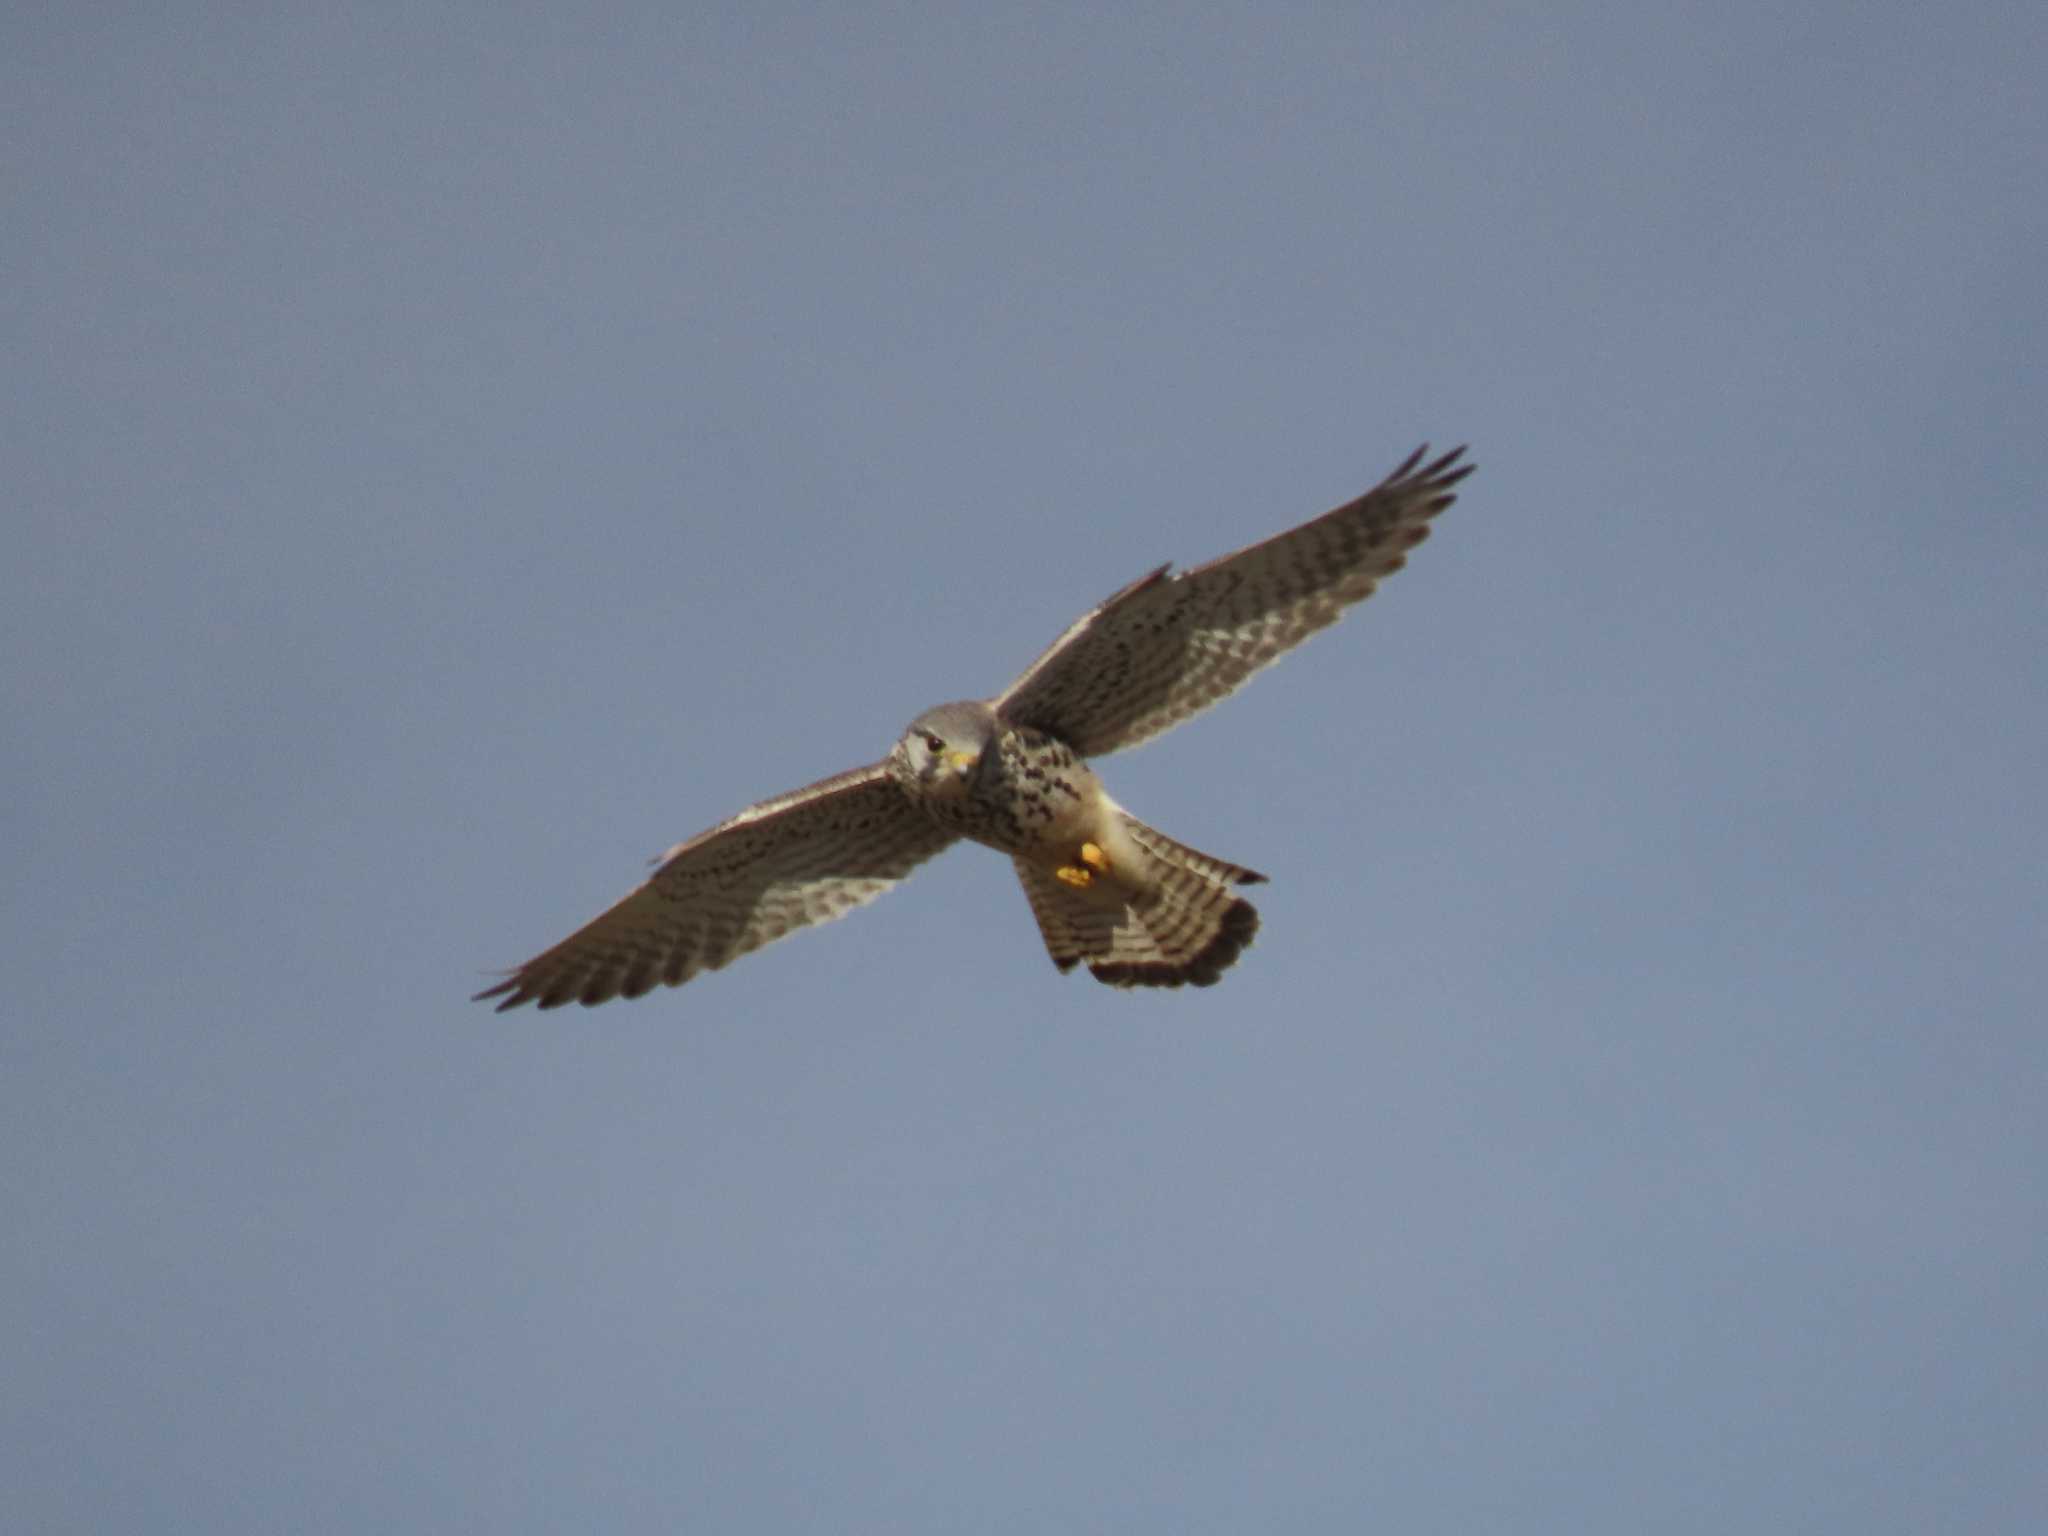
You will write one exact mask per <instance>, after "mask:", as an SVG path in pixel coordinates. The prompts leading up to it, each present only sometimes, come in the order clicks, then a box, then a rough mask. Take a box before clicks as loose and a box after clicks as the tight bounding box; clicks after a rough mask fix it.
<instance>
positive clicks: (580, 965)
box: [477, 449, 1472, 1010]
mask: <svg viewBox="0 0 2048 1536" xmlns="http://www.w3.org/2000/svg"><path fill="white" fill-rule="evenodd" d="M1463 453H1464V450H1463V449H1454V450H1453V451H1452V452H1450V453H1447V454H1444V455H1443V456H1442V457H1440V458H1438V459H1436V460H1434V461H1432V462H1429V463H1424V462H1423V461H1424V459H1425V457H1426V450H1424V449H1418V450H1417V451H1416V452H1415V453H1414V454H1413V455H1411V456H1410V457H1409V459H1408V460H1407V462H1405V463H1404V464H1402V465H1401V467H1400V468H1399V469H1397V470H1395V471H1394V473H1393V474H1391V475H1389V476H1388V477H1387V478H1386V479H1385V480H1384V481H1382V482H1381V483H1380V484H1379V485H1377V486H1375V487H1374V488H1373V489H1372V490H1370V491H1368V492H1366V493H1365V494H1364V495H1363V496H1360V497H1358V498H1357V499H1356V500H1354V501H1350V502H1346V503H1345V504H1344V505H1343V506H1341V507H1338V508H1336V509H1335V510H1334V511H1331V512H1328V513H1325V514H1324V515H1323V516H1321V517H1319V518H1316V519H1314V520H1313V521H1311V522H1307V523H1304V524H1302V525H1301V526H1300V527H1298V528H1295V529H1292V530H1290V531H1289V532H1286V533H1283V534H1279V535H1277V536H1275V537H1273V538H1270V539H1267V540H1265V541H1264V542H1263V543H1259V544H1254V545H1251V546H1249V547H1248V548H1245V549H1241V550H1239V551H1237V552H1236V553H1235V554H1231V555H1226V556H1224V557H1223V558H1222V559H1220V560H1214V561H1211V562H1210V563H1209V564H1207V565H1202V566H1197V567H1196V568H1195V569H1193V570H1190V571H1183V572H1180V573H1179V574H1170V572H1171V567H1170V566H1160V567H1159V568H1158V569H1157V570H1155V571H1153V572H1151V573H1150V574H1149V575H1147V576H1143V577H1141V578H1139V579H1138V580H1137V581H1135V582H1132V583H1131V584H1130V585H1129V586H1127V587H1125V588H1123V589H1122V590H1121V591H1119V592H1117V593H1116V594H1115V595H1114V596H1112V597H1111V598H1109V599H1108V600H1107V601H1106V602H1104V603H1103V604H1102V605H1101V606H1100V607H1098V608H1096V609H1095V610H1093V611H1092V612H1090V613H1088V614H1087V615H1085V616H1084V617H1082V618H1081V619H1079V620H1077V621H1076V622H1075V623H1074V624H1073V625H1072V626H1070V627H1069V628H1068V630H1067V632H1066V633H1065V634H1063V635H1061V636H1060V638H1059V639H1058V640H1056V641H1055V642H1054V643H1053V644H1052V646H1051V647H1050V648H1049V649H1048V650H1047V651H1046V652H1045V653H1044V654H1043V655H1042V656H1040V657H1039V658H1038V660H1037V661H1035V662H1033V663H1032V664H1031V666H1030V667H1029V668H1027V669H1026V670H1025V672H1024V674H1023V676H1021V677H1019V678H1018V679H1017V681H1016V682H1014V683H1013V684H1011V685H1010V687H1009V688H1008V689H1006V690H1005V691H1004V692H1003V693H1002V694H1000V695H998V696H997V697H996V698H994V699H991V700H988V701H986V702H977V701H967V702H963V703H958V704H946V705H941V706H939V707H938V708H937V709H933V710H928V711H927V712H926V713H925V714H923V715H920V716H919V717H918V718H917V720H915V721H913V722H912V723H911V726H910V728H909V729H908V730H907V731H906V732H905V733H904V735H903V737H902V739H901V740H899V741H898V742H897V744H896V746H895V748H894V749H893V750H892V751H891V752H890V754H889V755H888V756H887V757H886V758H884V759H883V760H882V761H881V762H878V763H872V764H869V765H868V766H866V767H864V768H857V769H854V770H852V771H851V772H848V773H842V774H838V775H836V776H835V777H833V778H829V779H823V780H820V781H819V782H818V783H816V784H812V785H810V786H808V787H807V788H804V789H800V790H795V791H792V792H791V793H789V794H786V795H779V796H777V797H775V798H774V799H771V800H764V801H762V802H761V803H759V804H758V805H754V806H750V807H748V808H747V809H746V810H744V811H742V812H740V813H739V814H738V815H737V816H734V817H733V818H731V819H730V820H729V821H725V822H722V823H720V824H719V825H718V826H716V827H713V828H711V829H710V830H709V831H706V832H703V833H700V834H699V835H698V836H696V837H694V838H692V839H690V841H688V842H686V843H682V844H680V845H678V846H677V847H676V848H674V849H672V850H671V851H670V852H669V854H668V855H667V857H666V858H665V859H664V860H663V861H662V864H661V866H660V868H659V869H657V870H656V871H655V872H654V874H653V876H652V877H651V878H650V879H649V880H648V881H647V883H646V884H645V885H643V886H641V887H640V888H639V889H638V890H636V891H634V892H633V893H632V894H631V895H629V896H627V897H626V898H625V899H624V900H623V901H621V902H619V903H618V904H617V905H616V906H614V907H612V908H611V909H610V910H608V911H606V912H605V913H603V914H602V915H601V916H599V917H597V918H595V919H593V920H592V921H591V922H590V923H588V924H586V925H585V926H584V927H582V928H580V929H578V930H577V931H576V932H575V933H573V934H571V935H570V936H569V937H568V938H566V939H564V940H563V941H562V942H561V943H559V944H557V945H555V946H554V947H553V948H552V949H549V950H546V951H544V952H543V953H541V954H539V955H537V956H535V957H534V958H533V959H531V960H529V961H527V962H526V964H524V965H522V966H520V967H519V968H518V969H517V970H515V971H513V972H512V973H510V974H509V975H508V976H507V977H506V979H505V980H503V981H501V982H500V983H498V985H496V986H494V987H491V988H489V989H488V990H486V991H483V992H480V993H478V994H477V997H478V999H479V1000H482V999H499V1000H500V1001H499V1003H498V1006H499V1008H500V1009H501V1010H502V1009H506V1008H515V1007H518V1006H519V1005H520V1004H522V1003H529V1002H530V1003H536V1004H538V1005H539V1006H540V1007H542V1008H553V1007H557V1006H559V1005H561V1004H563V1003H570V1002H580V1003H583V1004H586V1005H589V1004H595V1003H601V1002H604V1001H606V1000H607V999H609V998H614V997H638V996H640V995H641V994H642V993H644V992H647V991H649V990H651V989H652V988H654V987H656V986H661V985H667V986H677V985H680V984H681V983H683V982H685V981H687V980H689V979H690V978H691V977H692V976H694V975H696V974H697V973H698V972H699V971H705V970H716V969H718V968H719V967H721V966H723V965H725V964H727V963H729V962H730V961H732V960H733V959H735V958H737V957H738V956H740V955H743V954H746V953H747V952H748V951H750V950H754V949H758V948H760V947H761V946H762V945H764V944H769V943H772V942H773V941H774V940H776V939H779V938H781V937H782V936H783V935H785V934H787V933H791V932H794V931H795V930H796V929H798V928H802V927H805V926H808V925H810V924H814V923H821V922H827V921H829V920H831V919H833V918H836V917H840V916H843V915H844V914H845V913H847V912H850V911H852V910H853V909H854V908H855V907H858V906H861V905H863V904H865V903H866V902H869V901H872V900H873V899H874V898H875V897H876V896H878V895H880V894H881V893H882V892H883V891H885V890H887V889H888V888H889V887H890V886H892V885H894V884H895V883H896V882H897V881H899V880H901V879H903V878H904V876H906V875H908V874H909V873H910V872H911V871H912V870H913V869H915V868H916V867H917V866H918V865H919V864H921V863H923V862H924V861H925V860H926V859H928V858H930V857H932V856H933V855H934V854H936V853H938V852H940V851H941V850H942V849H944V848H946V847H947V846H949V845H950V844H952V843H953V842H955V841H956V840H959V839H962V838H965V839H968V840H971V841H974V842H979V843H983V844H986V845H987V846H989V847H992V848H995V849H998V850H999V851H1001V852H1004V853H1007V854H1009V855H1010V856H1011V858H1012V860H1013V862H1014V863H1015V866H1016V869H1017V873H1018V878H1019V879H1020V880H1021V882H1022V883H1023V887H1024V893H1025V896H1026V898H1027V899H1028V900H1029V902H1030V904H1031V909H1032V912H1033V913H1034V915H1035V916H1036V917H1037V919H1038V925H1039V930H1040V933H1041V935H1042V936H1043V937H1044V939H1045V944H1046V948H1047V950H1048V952H1049V953H1050V954H1051V956H1052V959H1053V963H1054V964H1055V965H1056V966H1058V967H1059V969H1060V970H1062V971H1067V970H1071V969H1072V968H1073V967H1074V966H1076V965H1079V964H1083V963H1085V964H1086V965H1087V966H1088V968H1089V970H1090V972H1091V973H1092V974H1093V975H1094V976H1095V977H1096V978H1097V979H1098V980H1100V981H1103V982H1106V983H1108V984H1109V985H1111V986H1117V987H1133V986H1151V987H1157V986H1181V985H1183V984H1188V985H1194V986H1208V985H1210V984H1211V983H1213V982H1214V981H1216V979H1217V978H1218V977H1219V976H1221V975H1222V973H1223V972H1224V971H1225V970H1227V969H1229V967H1230V966H1231V965H1232V964H1234V963H1235V962H1236V960H1237V958H1238V956H1239V955H1240V954H1241V953H1242V952H1243V951H1244V949H1245V947H1246V946H1247V945H1249V944H1250V943H1251V941H1252V938H1253V935H1254V934H1256V933H1257V931H1258V926H1259V917H1258V913H1257V911H1256V910H1255V909H1254V908H1253V907H1252V905H1251V903H1250V902H1248V901H1246V900H1244V898H1243V897H1241V896H1238V895H1236V894H1235V889H1234V888H1235V887H1237V886H1239V885H1247V884H1253V883H1255V882H1257V881H1259V880H1262V879H1263V878H1264V877H1263V876H1261V875H1258V874H1255V873H1254V872H1252V871H1251V870H1248V869H1245V868H1243V867H1242V866H1240V865H1236V864H1231V863H1229V862H1227V861H1225V860H1222V859H1218V858H1215V857H1213V856H1211V855H1209V854H1204V853H1198V852H1196V851H1195V850H1194V849H1192V848H1189V847H1187V846H1186V845H1185V844H1182V843H1178V842H1175V841H1174V840H1173V839H1172V838H1169V837H1167V836H1166V835H1165V834H1164V833H1162V832H1159V831H1157V830H1156V829H1155V828H1152V827H1148V826H1146V825H1145V823H1143V822H1141V821H1139V820H1138V819H1137V818H1136V817H1134V816H1132V815H1131V814H1130V813H1129V812H1127V811H1125V810H1124V809H1123V808H1122V807H1121V806H1119V805H1117V804H1116V802H1115V801H1114V800H1112V799H1110V798H1109V796H1108V794H1107V793H1106V792H1104V791H1103V789H1102V786H1101V784H1100V782H1099V780H1097V778H1096V776H1095V773H1094V771H1093V770H1092V769H1091V768H1090V767H1089V766H1088V763H1087V761H1086V759H1088V758H1093V757H1100V756H1103V755H1105V754H1107V753H1110V752H1115V751H1118V750H1120V749H1122V748H1124V747H1129V746H1135V745H1137V744H1138V743H1139V742H1142V741H1146V740H1148V739H1150V738H1151V737H1153V736H1156V735H1158V734H1160V733H1161V732H1163V731H1166V730H1169V729H1171V728H1172V727H1173V726H1175V725H1178V724H1179V723H1180V722H1181V721H1183V720H1186V719H1189V718H1191V717H1192V716H1194V715H1196V714H1199V713H1200V712H1201V711H1203V710H1204V709H1207V708H1208V707H1209V706H1210V705H1212V704H1214V703H1216V702H1217V701H1218V700H1219V699H1222V698H1224V697H1226V696H1227V695H1228V694H1230V693H1231V692H1232V691H1233V690H1234V689H1236V688H1237V687H1238V686H1240V685H1241V684H1242V683H1243V682H1244V681H1245V680H1246V679H1247V678H1249V677H1250V676H1251V675H1252V674H1253V673H1254V672H1257V671H1258V670H1259V669H1260V668H1262V667H1265V666H1267V665H1269V664H1271V663H1272V662H1273V661H1275V660H1276V659H1278V658H1279V657H1280V656H1281V655H1283V654H1284V653H1285V652H1287V651H1288V650H1290V649H1292V648H1293V647H1294V646H1296V645H1299V644H1300V643H1301V642H1302V641H1303V640H1305V639H1307V638H1308V636H1310V635H1312V634H1314V633H1315V632H1316V631H1317V630H1319V629H1322V628H1324V627H1325V626H1327V625H1330V624H1333V623H1335V622H1336V621H1337V619H1339V618H1340V617H1342V616H1343V613H1344V610H1345V609H1346V608H1348V607H1350V606H1351V605H1352V604H1354V603H1357V602H1359V601H1361V600H1362V599H1364V598H1366V597H1368V596H1370V595H1371V594H1372V592H1373V589H1374V587H1375V586H1376V585H1377V583H1378V582H1379V581H1380V579H1381V578H1383V577H1385V576H1387V575H1389V574H1391V573H1392V572H1394V571H1397V570H1399V569H1400V568H1401V566H1402V564H1403V563H1404V561H1405V559H1406V557H1407V552H1408V551H1409V550H1411V549H1413V548H1414V547H1415V546H1416V545H1417V544H1419V543H1421V542H1422V540H1423V539H1424V538H1425V537H1426V536H1427V534H1428V532H1429V520H1430V519H1431V518H1432V517H1434V516H1436V514H1437V513H1439V512H1441V511H1442V510H1443V509H1444V508H1445V507H1448V506H1449V505H1450V504H1451V502H1452V501H1453V500H1454V499H1455V495H1454V490H1453V488H1454V487H1455V486H1456V485H1457V484H1458V482H1459V481H1461V480H1463V479H1464V478H1465V476H1467V475H1468V474H1470V473H1471V472H1472V466H1471V465H1469V464H1464V463H1461V462H1460V459H1461V456H1462V455H1463Z"/></svg>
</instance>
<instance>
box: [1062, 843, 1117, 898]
mask: <svg viewBox="0 0 2048 1536" xmlns="http://www.w3.org/2000/svg"><path fill="white" fill-rule="evenodd" d="M1080 860H1081V862H1080V863H1078V864H1062V865H1061V866H1060V867H1059V868H1058V869H1055V870H1054V871H1053V875H1054V876H1055V877H1056V878H1057V879H1060V880H1064V881H1065V882H1066V883H1067V884H1068V885H1071V886H1072V887H1073V888H1074V889H1075V890H1077V891H1085V890H1087V889H1088V887H1089V886H1091V885H1093V884H1094V883H1095V877H1096V876H1097V875H1106V874H1108V873H1109V855H1108V854H1106V853H1104V852H1103V851H1102V850H1101V849H1100V848H1099V847H1097V846H1096V845H1095V844H1094V843H1083V844H1082V845H1081V853H1080Z"/></svg>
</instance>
